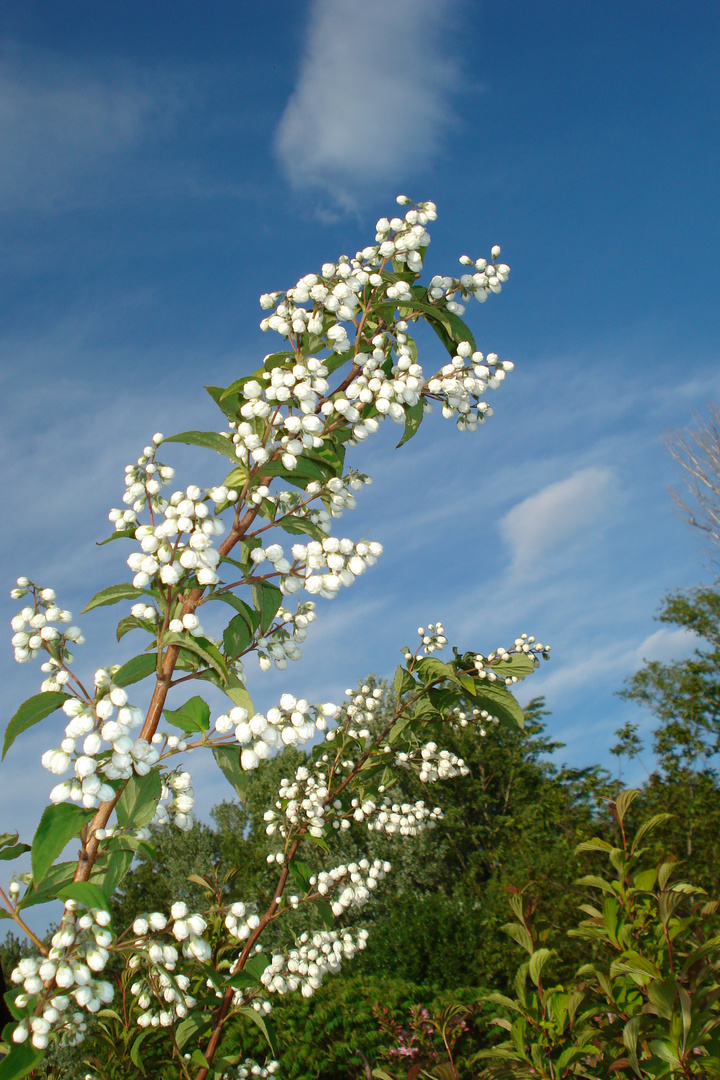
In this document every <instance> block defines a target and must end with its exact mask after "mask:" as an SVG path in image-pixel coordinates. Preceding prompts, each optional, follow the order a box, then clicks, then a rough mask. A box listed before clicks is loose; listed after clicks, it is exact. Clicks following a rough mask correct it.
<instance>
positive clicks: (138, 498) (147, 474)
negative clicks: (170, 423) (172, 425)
mask: <svg viewBox="0 0 720 1080" xmlns="http://www.w3.org/2000/svg"><path fill="white" fill-rule="evenodd" d="M162 441H163V436H162V434H161V433H160V432H159V431H158V432H157V433H156V434H155V435H153V437H152V445H151V446H146V447H145V448H144V449H143V452H142V454H141V455H140V457H139V458H138V459H137V465H126V466H125V494H124V495H123V502H124V503H125V504H126V505H127V506H130V505H131V504H132V509H131V510H111V511H110V514H109V517H110V520H111V521H112V522H113V524H114V525H115V526H116V528H118V529H119V530H122V529H124V528H129V527H130V526H131V525H132V524H133V523H134V522H135V521H137V515H138V513H139V511H140V510H143V509H144V508H145V506H147V505H148V504H149V506H150V509H151V510H152V511H157V510H162V508H163V506H164V505H165V501H164V499H163V498H162V496H161V495H160V492H161V490H162V488H163V486H164V485H167V484H170V483H171V481H172V479H173V477H174V476H175V470H174V469H173V468H172V467H171V466H170V465H163V464H161V463H160V462H159V461H156V460H155V454H156V452H157V448H158V446H159V445H160V443H161V442H162Z"/></svg>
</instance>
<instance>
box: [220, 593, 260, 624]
mask: <svg viewBox="0 0 720 1080" xmlns="http://www.w3.org/2000/svg"><path fill="white" fill-rule="evenodd" d="M208 600H222V601H224V603H226V604H229V605H230V607H232V608H235V611H237V612H238V613H239V614H240V615H242V617H243V618H244V619H245V622H246V623H247V624H248V628H249V629H250V630H252V631H253V633H254V632H255V630H257V628H258V626H259V625H260V613H259V612H257V611H255V610H254V609H253V608H251V607H250V606H249V605H248V604H246V603H245V601H244V600H241V599H240V597H239V596H236V595H235V593H232V592H226V591H224V590H223V591H222V592H214V593H212V594H211V595H210V596H209V597H208Z"/></svg>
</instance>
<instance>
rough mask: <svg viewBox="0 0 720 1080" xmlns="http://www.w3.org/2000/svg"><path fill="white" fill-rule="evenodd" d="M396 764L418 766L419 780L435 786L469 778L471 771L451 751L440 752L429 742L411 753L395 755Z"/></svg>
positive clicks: (407, 766)
mask: <svg viewBox="0 0 720 1080" xmlns="http://www.w3.org/2000/svg"><path fill="white" fill-rule="evenodd" d="M395 764H396V765H400V766H402V767H404V768H412V767H414V766H417V770H418V780H420V781H421V783H424V784H434V783H435V781H436V780H450V779H451V778H452V777H453V776H468V775H469V773H470V770H469V769H468V767H467V765H466V764H465V762H464V761H463V759H462V758H460V757H458V756H457V755H456V754H453V753H452V751H450V750H438V747H437V743H434V742H429V743H426V744H425V745H424V746H421V747H419V748H418V749H417V750H411V751H410V752H407V751H404V750H401V751H400V752H399V753H398V754H396V755H395Z"/></svg>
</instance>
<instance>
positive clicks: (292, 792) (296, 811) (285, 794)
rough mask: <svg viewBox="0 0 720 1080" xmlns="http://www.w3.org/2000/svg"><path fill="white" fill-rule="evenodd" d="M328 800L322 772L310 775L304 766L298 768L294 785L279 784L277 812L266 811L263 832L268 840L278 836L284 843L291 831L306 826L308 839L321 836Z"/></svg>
mask: <svg viewBox="0 0 720 1080" xmlns="http://www.w3.org/2000/svg"><path fill="white" fill-rule="evenodd" d="M327 796H328V787H327V774H326V773H324V772H322V771H321V770H317V771H316V772H314V773H311V772H310V770H309V769H308V768H306V767H305V766H304V765H300V766H299V767H298V768H297V769H296V770H295V779H294V781H290V780H287V779H286V778H284V777H283V779H282V780H281V781H280V790H279V791H278V800H277V802H276V803H275V807H276V809H275V810H266V811H265V813H264V815H263V819H264V820H265V821H266V822H267V823H268V824H267V825H266V826H265V832H266V833H267V835H268V836H274V835H275V833H276V832H279V834H280V836H281V837H282V838H283V839H286V838H287V837H288V835H289V833H290V831H291V830H292V829H297V828H298V827H299V826H300V825H301V824H305V825H306V827H307V830H308V832H309V833H310V835H311V836H316V837H319V836H322V835H323V830H324V825H325V813H326V806H325V800H326V799H327ZM277 811H279V813H278V812H277ZM272 858H274V856H269V859H272Z"/></svg>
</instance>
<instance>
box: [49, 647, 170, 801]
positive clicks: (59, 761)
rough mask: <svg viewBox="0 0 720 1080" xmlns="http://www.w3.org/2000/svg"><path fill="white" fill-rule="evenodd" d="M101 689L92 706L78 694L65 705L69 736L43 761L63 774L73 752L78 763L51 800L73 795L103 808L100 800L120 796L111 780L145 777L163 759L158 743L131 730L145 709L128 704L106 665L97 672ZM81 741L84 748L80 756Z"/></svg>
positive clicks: (53, 792)
mask: <svg viewBox="0 0 720 1080" xmlns="http://www.w3.org/2000/svg"><path fill="white" fill-rule="evenodd" d="M95 692H96V700H95V702H94V703H92V704H86V703H85V702H83V701H81V700H80V699H79V698H75V697H73V698H69V699H68V700H67V701H65V702H64V703H63V706H62V709H63V712H64V713H65V715H66V716H68V717H70V722H69V723H68V724H67V726H66V728H65V738H64V739H63V741H62V742H61V743H60V747H59V749H56V750H47V751H46V752H45V753H44V754H43V756H42V764H43V767H44V768H46V769H48V770H49V771H50V772H52V773H55V774H56V775H57V776H61V775H62V774H63V773H64V772H66V771H67V769H68V768H69V767H70V764H71V761H72V755H76V756H75V759H74V761H72V765H73V768H74V771H75V777H74V779H71V780H63V781H62V782H61V783H59V784H57V785H56V786H55V787H54V788H53V790H52V791H51V792H50V800H51V802H54V803H58V802H65V801H66V800H68V799H70V800H72V801H73V802H79V803H82V805H83V806H87V807H94V806H97V805H98V802H103V801H106V800H108V799H112V798H114V795H115V793H114V791H113V789H112V788H111V787H110V786H109V784H108V783H107V782H106V781H107V780H119V779H122V780H127V779H128V778H129V777H130V776H132V774H133V772H136V773H137V774H138V775H140V776H145V775H146V774H147V773H149V772H150V769H151V768H152V767H153V765H155V764H156V762H157V761H158V760H159V757H160V752H159V750H158V749H157V748H156V747H155V746H153V745H151V744H150V743H147V742H146V741H145V740H144V739H139V738H133V737H132V735H131V732H132V731H133V730H134V729H135V728H137V727H139V726H140V725H141V724H142V722H143V713H142V711H141V710H140V709H138V708H135V707H133V706H132V705H130V704H129V703H128V697H127V694H126V692H125V690H123V688H122V687H120V686H115V685H114V684H113V682H112V675H111V673H110V671H108V670H107V669H106V668H99V669H98V670H97V671H96V672H95ZM80 739H82V740H83V742H82V752H81V753H79V754H78V753H77V744H78V741H79V740H80ZM108 748H109V750H110V751H111V753H110V754H109V755H108V753H107V749H108ZM102 777H104V778H105V780H103V779H102Z"/></svg>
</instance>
